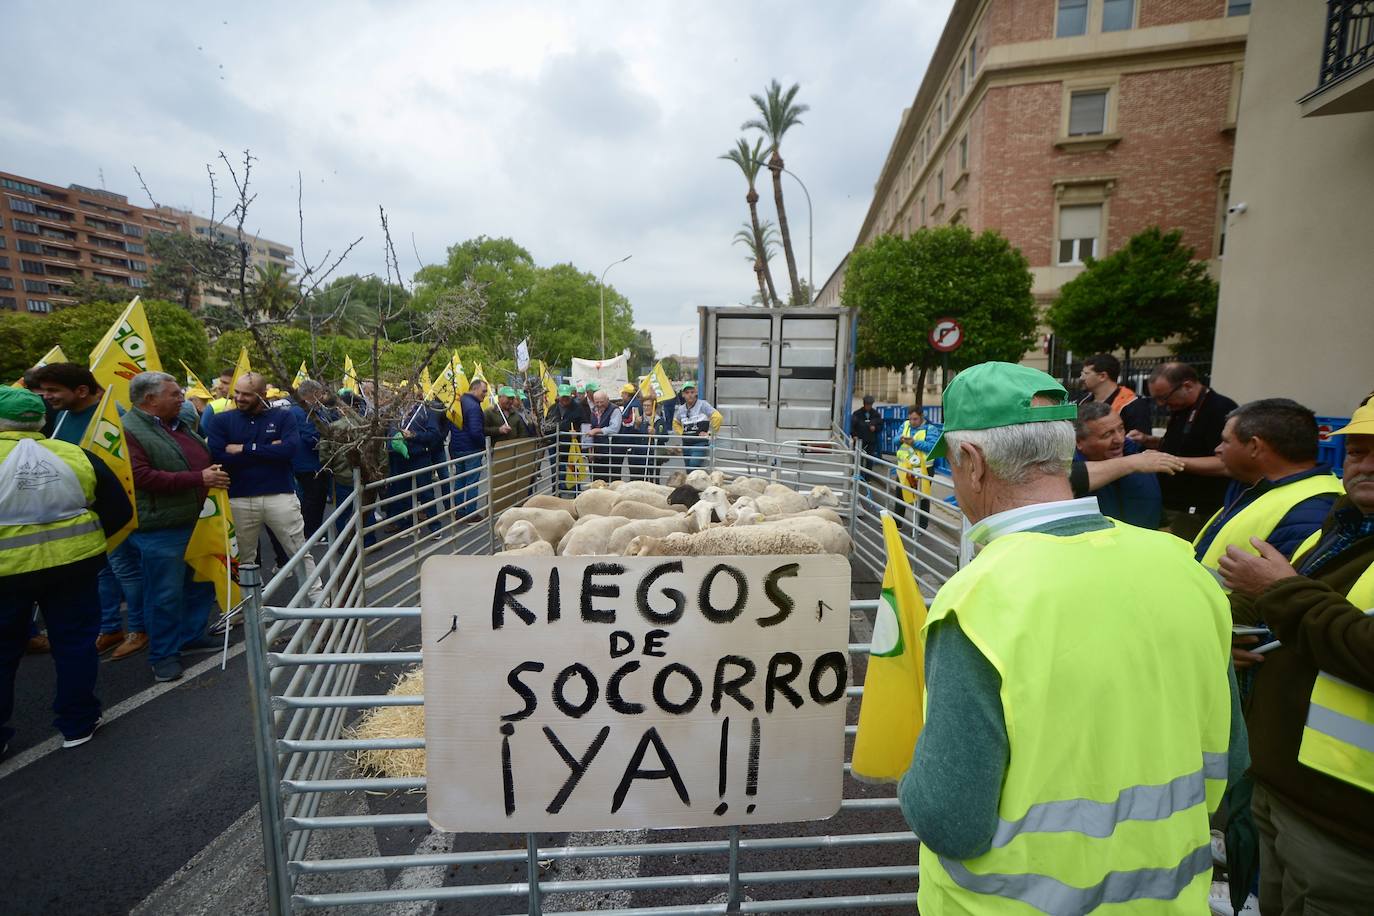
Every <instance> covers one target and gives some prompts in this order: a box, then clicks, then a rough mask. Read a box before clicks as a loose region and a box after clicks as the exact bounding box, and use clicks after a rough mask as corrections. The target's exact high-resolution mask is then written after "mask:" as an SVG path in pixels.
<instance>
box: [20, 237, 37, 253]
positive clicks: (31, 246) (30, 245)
mask: <svg viewBox="0 0 1374 916" xmlns="http://www.w3.org/2000/svg"><path fill="white" fill-rule="evenodd" d="M14 247H16V248H18V249H19V250H20V251H21V252H23V253H24V254H42V253H43V246H42V245H40V244H38V243H37V242H30V241H29V240H28V239H15V240H14Z"/></svg>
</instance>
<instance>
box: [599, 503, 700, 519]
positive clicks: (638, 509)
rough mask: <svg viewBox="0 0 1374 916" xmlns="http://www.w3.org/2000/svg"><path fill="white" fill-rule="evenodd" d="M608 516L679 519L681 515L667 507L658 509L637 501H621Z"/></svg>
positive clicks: (612, 508)
mask: <svg viewBox="0 0 1374 916" xmlns="http://www.w3.org/2000/svg"><path fill="white" fill-rule="evenodd" d="M607 514H609V515H618V516H620V517H621V518H681V517H682V513H680V512H675V511H673V510H672V509H669V508H667V507H663V508H659V507H658V506H655V505H652V504H650V503H646V502H640V501H639V500H638V499H633V498H625V499H621V500H620V501H619V502H617V503H616V504H615V505H614V506H612V507H611V511H610V512H609V513H607Z"/></svg>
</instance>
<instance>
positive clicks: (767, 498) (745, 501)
mask: <svg viewBox="0 0 1374 916" xmlns="http://www.w3.org/2000/svg"><path fill="white" fill-rule="evenodd" d="M744 506H748V507H750V508H752V509H754V510H755V511H757V512H759V513H760V514H762V515H764V516H767V517H771V516H774V515H790V514H792V513H793V512H803V511H805V510H807V509H810V508H811V504H810V502H809V501H808V500H807V498H806V497H805V496H803V495H802V494H801V493H798V492H796V491H795V490H789V489H788V488H787V487H785V486H783V485H782V484H780V483H770V484H769V485H768V489H767V490H765V491H764V492H763V493H761V494H759V495H758V496H741V497H740V498H739V499H737V500H735V508H736V510H738V509H740V508H742V507H744Z"/></svg>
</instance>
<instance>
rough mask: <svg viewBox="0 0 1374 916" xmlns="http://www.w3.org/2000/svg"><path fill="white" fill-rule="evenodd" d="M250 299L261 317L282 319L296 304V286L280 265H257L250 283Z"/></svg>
mask: <svg viewBox="0 0 1374 916" xmlns="http://www.w3.org/2000/svg"><path fill="white" fill-rule="evenodd" d="M248 299H249V301H250V302H251V303H252V304H253V308H255V309H257V312H258V314H259V315H261V316H263V317H264V318H268V319H272V320H275V319H281V318H283V317H285V316H286V315H287V314H288V313H290V311H291V309H292V307H294V306H295V304H296V284H295V283H294V282H292V278H291V276H290V275H289V274H288V273H287V272H286V268H285V267H283V266H282V265H280V264H267V265H262V264H256V265H254V266H253V276H252V278H251V279H250V280H249V281H248Z"/></svg>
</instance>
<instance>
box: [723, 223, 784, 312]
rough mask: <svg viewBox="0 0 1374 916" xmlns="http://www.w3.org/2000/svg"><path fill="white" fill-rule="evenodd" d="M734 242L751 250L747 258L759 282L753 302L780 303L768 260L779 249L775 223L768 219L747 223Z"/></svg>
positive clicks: (763, 303) (737, 233)
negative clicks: (752, 223)
mask: <svg viewBox="0 0 1374 916" xmlns="http://www.w3.org/2000/svg"><path fill="white" fill-rule="evenodd" d="M732 244H735V245H743V246H744V247H745V248H747V249H748V250H749V254H748V255H747V256H746V258H745V260H747V261H752V262H753V264H754V277H755V279H757V280H758V283H759V291H758V292H757V293H755V294H754V298H753V302H754V303H755V304H757V305H762V306H767V305H769V304H770V303H771V304H773V305H779V304H780V303H779V302H778V301H777V294H776V293H774V292H773V290H772V287H771V284H772V278H771V275H768V262H769V261H771V260H772V259H773V255H774V254H776V253H777V250H778V230H776V229H774V228H773V224H772V223H771V222H769V221H768V220H764V221H763V222H762V223H761V224H758V225H755V226H750V225H749V224H748V223H745V224H744V228H743V229H740V230H739V231H738V232H736V233H735V240H734V242H733V243H732ZM766 275H767V276H768V282H767V284H765V282H764V280H765V276H766ZM770 294H771V295H770Z"/></svg>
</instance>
